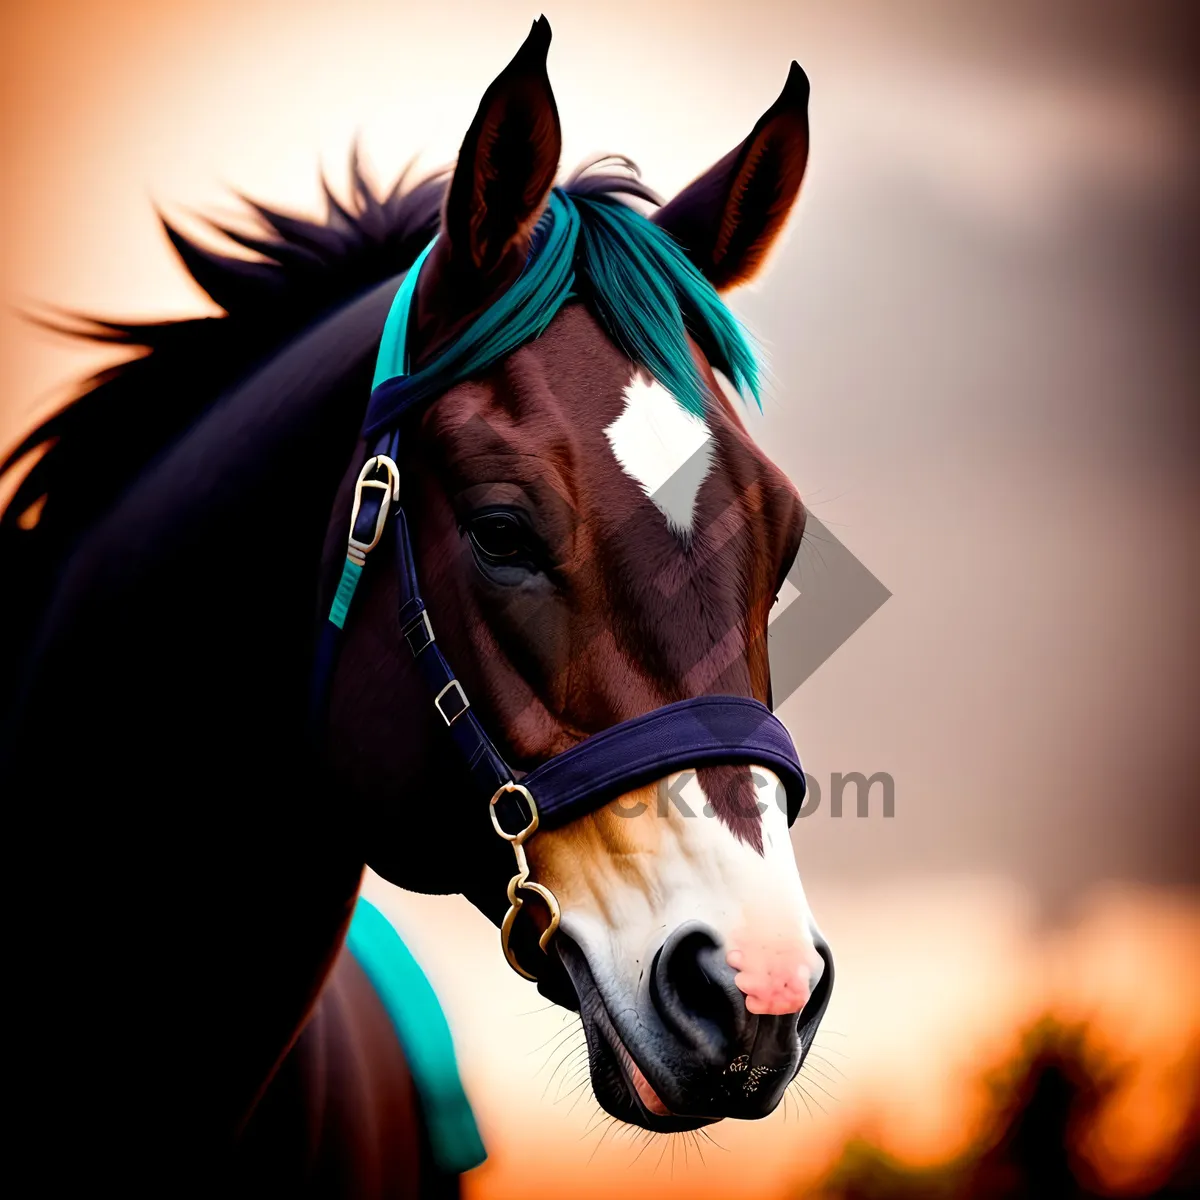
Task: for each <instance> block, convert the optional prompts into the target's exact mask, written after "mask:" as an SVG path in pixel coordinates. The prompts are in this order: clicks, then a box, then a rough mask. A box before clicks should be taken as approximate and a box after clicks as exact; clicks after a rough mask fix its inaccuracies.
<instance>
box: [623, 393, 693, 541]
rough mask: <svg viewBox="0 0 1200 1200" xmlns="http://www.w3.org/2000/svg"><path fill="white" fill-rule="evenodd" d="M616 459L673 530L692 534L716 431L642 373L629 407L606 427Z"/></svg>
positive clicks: (627, 398)
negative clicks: (701, 487) (694, 517)
mask: <svg viewBox="0 0 1200 1200" xmlns="http://www.w3.org/2000/svg"><path fill="white" fill-rule="evenodd" d="M604 435H605V437H607V438H608V444H609V445H610V446H611V447H612V451H613V454H614V455H615V456H616V459H617V462H619V463H620V464H621V469H622V470H623V471H624V472H625V474H626V475H629V476H630V477H631V478H633V479H635V480H637V482H638V484H639V485H640V486H641V489H642V491H643V492H645V493H646V495H647V496H648V497H649V498H650V499H651V500H653V501H654V503H655V504H656V505H657V506H658V509H659V511H660V512H661V513H662V514H663V516H664V517H666V519H667V524H668V525H669V526H670V527H671V529H672V530H673V531H674V532H675V533H677V534H679V535H681V536H683V537H688V536H690V534H691V532H692V517H693V516H694V514H695V509H696V497H697V495H699V493H700V485H701V484H702V483H703V482H704V479H705V476H707V474H708V470H709V467H710V466H711V465H712V446H711V444H710V443H711V442H712V433H711V432H710V431H709V428H708V426H707V425H706V424H705V423H704V421H703V420H702V419H701V418H700V417H696V416H693V415H692V414H691V413H689V412H685V411H684V409H683V406H682V405H681V404H680V403H679V402H678V401H677V400H676V399H675V397H674V396H672V395H671V393H670V392H668V391H667V389H666V388H665V387H663V386H662V384H661V383H659V382H658V380H656V379H652V378H649V377H648V376H646V375H645V374H644V373H643V372H641V371H638V372H636V373H635V374H634V376H633V378H632V379H631V380H630V381H629V383H628V384H627V385H626V388H625V411H624V412H623V413H622V414H621V415H620V416H619V417H618V418H617V419H616V420H615V421H614V422H613V423H612V424H611V425H610V426H609V427H608V428H607V429H606V430H605V431H604Z"/></svg>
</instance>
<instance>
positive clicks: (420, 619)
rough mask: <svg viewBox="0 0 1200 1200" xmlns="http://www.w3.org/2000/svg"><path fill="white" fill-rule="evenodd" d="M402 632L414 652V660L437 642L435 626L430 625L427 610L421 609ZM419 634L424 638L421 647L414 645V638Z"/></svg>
mask: <svg viewBox="0 0 1200 1200" xmlns="http://www.w3.org/2000/svg"><path fill="white" fill-rule="evenodd" d="M401 632H402V633H403V635H404V640H405V641H406V642H407V643H408V648H409V649H410V650H411V651H412V656H413V658H416V657H417V655H418V654H420V653H421V651H422V650H427V649H428V648H429V647H430V646H432V645H433V643H434V642H435V641H436V640H437V639H436V638H435V637H434V636H433V626H432V625H431V624H430V623H429V613H428V612H427V611H426V610H425V609H421V611H420V612H419V613H417V615H416V616H415V617H414V618H413V619H412V620H411V621H409V623H408V624H407V625H405V627H404V628H403V630H401ZM417 634H420V635H421V636H422V641H421V644H420V645H419V646H418V645H414V644H413V637H414V635H417Z"/></svg>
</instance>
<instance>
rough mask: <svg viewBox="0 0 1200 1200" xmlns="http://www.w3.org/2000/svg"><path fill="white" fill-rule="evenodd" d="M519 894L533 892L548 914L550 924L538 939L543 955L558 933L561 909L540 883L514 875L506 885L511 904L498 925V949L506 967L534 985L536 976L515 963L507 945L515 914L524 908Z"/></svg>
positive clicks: (555, 898)
mask: <svg viewBox="0 0 1200 1200" xmlns="http://www.w3.org/2000/svg"><path fill="white" fill-rule="evenodd" d="M521 892H533V894H534V895H535V896H537V897H538V898H539V899H540V900H541V901H542V902H543V903H544V904H545V905H546V908H547V910H548V911H549V913H550V923H549V925H547V926H546V928H545V929H544V930H543V931H542V935H541V937H539V938H538V949H539V950H541V952H542V953H543V954H546V953H548V951H547V950H546V947H547V946H549V945H550V939H551V938H552V937H553V936H554V935H555V933H557V932H558V925H559V922H560V921H561V920H562V909H561V908H560V907H559V903H558V898H557V897H556V896H555V895H554V893H553V892H552V891H551V890H550V889H549V888H547V887H543V886H542V885H541V884H540V883H534V882H532V881H531V880H530V879H528V878H526V877H522V876H521V875H514V876H513V877H512V879H510V880H509V883H508V895H509V899H510V900H511V901H512V903H511V904H510V906H509V909H508V912H506V913H505V914H504V920H503V921H502V922H501V924H500V948H501V949H502V950H503V951H504V957H505V959H506V960H507V961H508V965H509V966H510V967H512V969H513V970H514V971H516V973H517V974H518V975H520V976H521V977H522V978H523V979H528V980H530V981H532V982H534V983H536V982H537V976H536V975H531V974H530V973H529V972H528V971H527V970H525V968H524V967H523V966H521V964H520V963H519V962H518V961H517V956H516V954H515V953H514V952H513V948H512V946H511V945H510V944H509V939H510V938H511V936H512V930H513V925H514V923H515V922H516V919H517V913H519V912H520V911H521V909H522V908H523V907H524V906H525V902H524V901H523V900H522V899H521V896H520V893H521Z"/></svg>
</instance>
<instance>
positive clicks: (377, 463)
mask: <svg viewBox="0 0 1200 1200" xmlns="http://www.w3.org/2000/svg"><path fill="white" fill-rule="evenodd" d="M375 471H383V472H385V473H386V475H387V478H386V479H372V478H371V475H372V474H373V473H374V472H375ZM368 488H378V489H380V490H382V491H383V492H385V493H386V494H385V495H384V497H383V503H382V504H380V506H379V514H378V515H377V516H376V518H375V532H374V534H373V535H372V537H371V540H370V541H369V542H363V541H360V540H359V539H358V538H356V537H355V536H354V527H355V526H356V525H357V524H358V513H359V509H360V508H362V502H363V494H364V493H365V492H366V490H367V489H368ZM399 499H400V468H399V467H398V466H396V464H395V463H394V462H393V461H392V460H391V459H390V458H388V456H387V455H386V454H373V455H372V456H371V457H370V458H368V459H367V461H366V462H365V463H364V464H363V469H362V470H361V471H359V473H358V482H357V483H356V484H355V485H354V508H353V510H352V511H351V513H350V544H349V546H348V548H347V554H348V555H349V556H350V558H351V559H353V560H354V561H356V562H359V563H361V562H364V561H365V560H366V557H367V555H368V554H369V553H370V552H371V551H372V550H374V549H375V547H376V546H378V545H379V540H380V538H382V537H383V528H384V526H385V525H386V524H387V519H388V511H389V509H390V508H391V506H392V505H393V504H395V503H396V501H397V500H399Z"/></svg>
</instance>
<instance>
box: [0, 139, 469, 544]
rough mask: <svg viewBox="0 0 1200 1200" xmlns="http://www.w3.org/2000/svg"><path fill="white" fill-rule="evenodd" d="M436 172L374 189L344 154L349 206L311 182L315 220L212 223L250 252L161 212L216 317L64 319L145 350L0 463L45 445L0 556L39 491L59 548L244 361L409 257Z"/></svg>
mask: <svg viewBox="0 0 1200 1200" xmlns="http://www.w3.org/2000/svg"><path fill="white" fill-rule="evenodd" d="M447 179H448V175H447V173H446V172H445V171H442V172H438V173H436V174H434V175H432V176H430V177H428V178H425V179H423V180H421V181H419V182H417V183H415V184H413V185H412V186H406V184H407V183H408V172H407V171H406V172H405V173H404V174H403V175H401V177H400V179H399V180H398V181H397V182H396V183H395V185H394V186H393V187H392V188H391V189H390V190H389V191H387V192H386V193H384V194H377V193H376V191H375V189H374V187H373V186H372V184H371V182H370V180H369V179H368V177H367V175H366V173H365V172H364V170H363V168H362V165H361V163H360V161H359V158H358V155H357V154H354V155H352V157H351V162H350V192H351V198H350V200H349V202H348V203H343V202H342V201H340V200H339V199H338V198H337V196H336V195H335V194H334V193H333V191H332V189H331V188H330V187H329V184H328V183H327V182H326V181H325V180H322V186H323V190H324V194H325V200H326V212H325V216H324V218H323V219H318V220H307V219H304V218H301V217H297V216H292V215H289V214H286V213H283V212H279V211H277V210H275V209H272V208H267V207H266V206H265V205H262V204H258V203H255V202H253V201H250V200H246V201H245V202H246V204H247V206H248V208H249V210H250V214H251V222H250V228H249V229H248V230H247V231H243V230H238V229H232V228H229V227H226V226H223V225H219V224H216V223H215V222H209V224H210V225H211V226H212V228H213V229H215V230H216V231H217V232H219V233H221V234H222V235H224V236H225V237H227V238H229V239H230V240H231V241H233V242H235V243H237V244H238V245H239V246H242V247H244V248H245V249H248V250H250V251H252V252H253V253H254V254H255V255H257V256H258V257H257V258H255V259H248V258H245V257H238V256H234V255H229V254H222V253H220V252H218V251H217V250H213V249H209V248H207V247H205V246H204V245H202V244H201V243H200V242H199V241H197V240H194V239H192V238H189V237H187V236H186V235H185V234H183V233H182V232H180V231H179V230H178V229H176V228H175V227H174V226H172V225H171V224H170V223H169V222H168V221H166V220H165V219H163V226H164V228H165V230H166V233H167V236H168V237H169V238H170V240H171V244H172V245H173V246H174V247H175V250H176V252H177V253H178V254H179V257H180V259H181V260H182V262H183V265H184V266H185V267H186V268H187V270H188V273H189V274H190V275H191V277H192V278H193V279H194V280H195V281H196V283H198V284H199V285H200V287H201V288H203V290H204V291H205V292H206V293H207V294H208V295H209V296H210V297H211V298H212V300H213V301H214V302H215V303H216V304H217V305H219V306H220V307H221V308H222V309H223V310H224V315H223V316H217V317H197V318H185V319H183V320H174V321H152V322H119V321H102V320H95V319H90V318H89V319H82V320H80V321H79V322H78V324H77V325H76V326H75V327H73V328H70V329H69V330H68V332H72V333H75V334H77V335H78V336H82V337H85V338H88V339H90V340H92V341H99V342H108V343H112V344H114V345H120V346H128V347H130V348H131V349H133V350H135V351H141V352H142V353H141V354H139V355H137V356H136V357H134V358H132V359H130V360H128V361H126V362H123V363H121V364H119V365H117V366H115V367H111V368H109V369H107V370H104V371H101V372H100V373H98V374H97V375H95V376H93V377H92V378H91V379H90V380H88V381H87V384H86V386H85V389H84V390H83V392H82V393H81V394H80V395H79V396H78V397H77V398H76V399H75V400H73V401H72V402H71V403H69V404H68V405H67V406H66V407H65V408H63V409H61V410H59V411H58V412H56V413H55V414H54V415H53V416H51V417H49V418H48V419H47V420H45V421H44V422H42V423H41V424H40V425H38V426H37V427H36V428H35V429H33V430H31V431H30V432H29V433H28V434H27V435H26V436H25V437H24V438H23V439H22V440H21V442H20V443H19V444H18V445H17V446H16V447H15V448H14V449H13V450H12V451H11V452H10V453H9V454H8V455H7V456H6V457H5V459H4V461H3V462H0V474H4V473H5V472H7V471H10V470H11V469H12V468H13V467H14V466H15V465H16V463H17V461H18V460H19V459H21V458H22V457H23V456H24V455H26V454H28V453H29V452H30V451H32V450H35V449H37V448H38V447H40V446H44V445H46V444H47V443H52V444H51V445H50V446H49V448H48V449H47V450H46V452H45V453H44V454H43V455H42V457H41V458H40V459H39V460H38V462H37V463H36V464H35V465H34V466H33V468H32V469H31V470H30V471H29V473H28V474H27V475H26V476H25V478H24V479H23V480H22V481H21V483H20V485H19V486H18V487H17V489H16V491H15V494H14V496H13V499H12V501H11V502H10V503H9V505H8V506H7V508H6V510H5V511H4V512H3V514H2V515H0V553H4V554H5V557H6V558H7V552H9V551H11V550H12V549H13V543H14V541H19V540H22V538H21V535H22V534H25V533H26V532H27V531H26V530H24V529H21V528H20V527H19V525H18V522H19V521H20V519H21V517H22V515H23V514H24V513H25V512H26V511H27V510H28V509H29V508H30V506H31V505H34V504H36V503H37V502H39V501H42V504H43V507H42V509H41V512H40V514H39V517H38V522H37V531H38V532H37V540H38V541H39V542H41V543H42V544H43V545H44V546H45V547H46V548H47V549H48V548H49V546H51V545H52V546H53V547H54V548H55V550H56V551H57V552H58V553H61V552H62V551H63V550H65V549H66V547H67V546H68V545H69V543H70V542H71V541H72V540H73V538H74V536H76V535H77V534H78V533H79V532H80V531H81V530H82V529H83V528H86V526H87V525H88V524H89V523H90V522H91V521H92V520H94V519H95V517H96V516H98V515H99V514H100V513H101V512H103V511H104V510H105V509H106V508H107V507H108V505H109V504H110V503H111V502H112V500H113V499H114V498H115V496H116V495H117V494H118V493H119V492H120V490H121V489H122V487H123V486H124V485H125V484H126V483H127V482H128V481H130V480H131V479H132V478H134V477H135V476H136V475H137V474H138V472H139V471H140V470H141V469H142V467H143V466H144V465H145V463H146V462H147V461H148V460H149V459H150V458H151V457H152V456H153V455H154V454H155V453H157V452H158V451H159V450H161V449H162V448H163V447H165V446H166V445H168V444H170V443H171V442H172V441H174V439H175V438H176V437H178V436H179V435H180V434H181V433H182V432H183V431H184V430H185V429H187V428H188V426H189V425H190V424H191V423H192V422H193V421H194V420H195V419H196V418H197V417H198V416H199V415H200V414H201V413H203V412H204V411H205V409H207V408H208V407H209V406H210V405H211V404H212V403H213V402H214V400H216V399H217V397H219V396H220V395H221V393H222V392H223V391H224V390H226V389H227V388H228V387H229V386H231V385H232V384H233V383H235V382H237V380H238V379H240V378H242V377H243V376H244V375H245V374H246V373H247V371H248V370H249V369H250V368H252V367H253V366H254V364H255V363H257V362H259V361H261V360H263V359H265V358H267V357H269V356H270V355H271V354H273V353H274V352H275V350H276V349H277V348H278V347H279V346H281V345H282V344H283V343H285V342H286V341H288V340H289V339H290V338H291V337H292V336H293V335H295V334H296V333H298V332H299V331H301V330H302V329H304V328H305V327H306V326H308V325H309V324H311V323H312V322H313V321H314V320H316V319H317V318H319V317H320V316H321V315H322V314H324V313H327V312H328V311H330V310H331V309H333V308H336V307H338V306H339V305H341V304H344V303H345V302H346V301H348V300H350V299H352V298H353V297H354V296H356V295H359V294H360V293H362V292H364V291H365V290H366V289H368V288H370V287H371V286H373V285H374V284H377V283H380V282H382V281H383V280H385V279H389V278H391V277H392V276H394V275H397V274H399V273H401V272H403V271H404V270H405V269H406V268H407V267H409V266H410V265H411V264H412V262H413V260H414V259H415V258H416V256H417V255H418V254H419V253H420V251H421V250H422V249H423V248H424V246H425V245H426V243H427V242H428V241H429V239H430V238H431V237H433V235H434V233H435V232H436V231H437V225H438V214H439V211H440V207H441V202H442V196H443V194H444V192H445V188H446V185H447ZM43 497H44V498H45V499H44V500H43Z"/></svg>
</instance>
